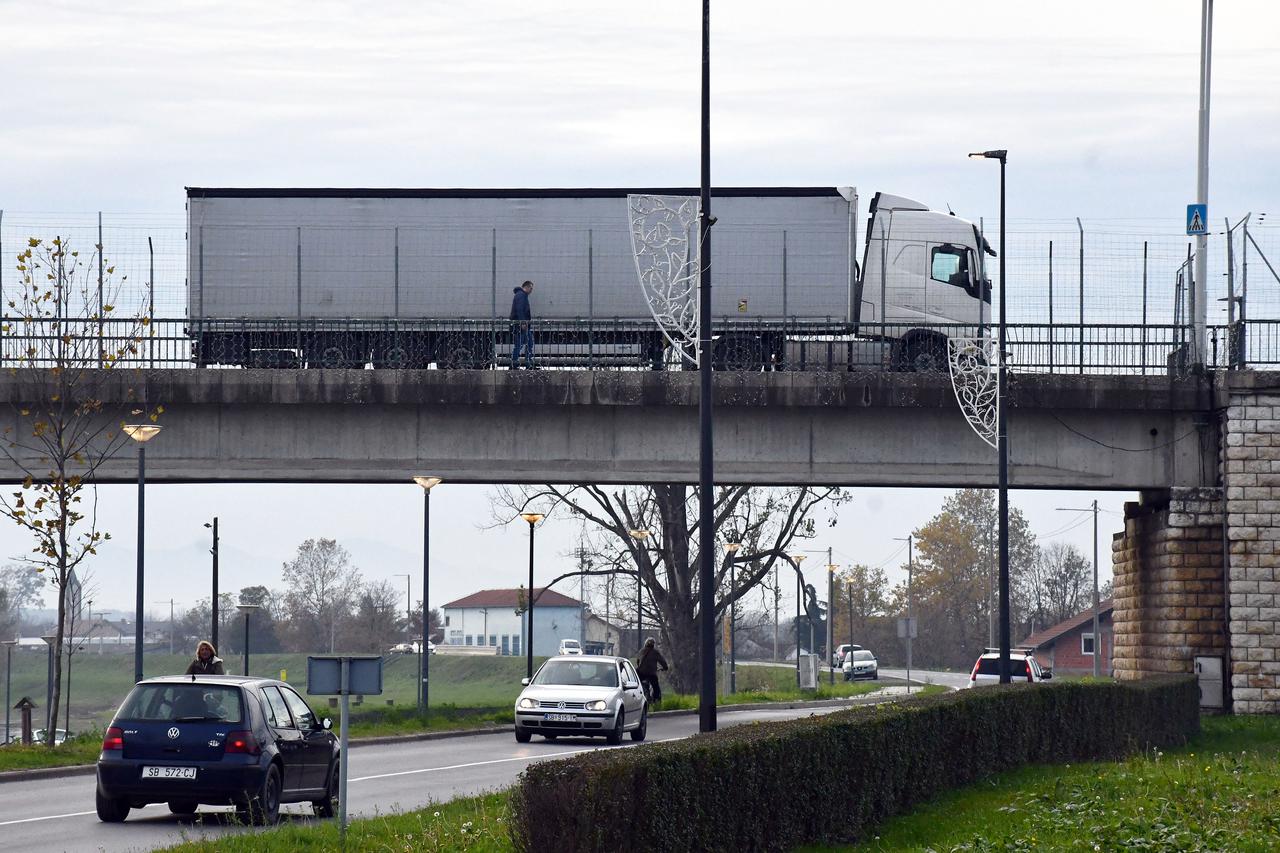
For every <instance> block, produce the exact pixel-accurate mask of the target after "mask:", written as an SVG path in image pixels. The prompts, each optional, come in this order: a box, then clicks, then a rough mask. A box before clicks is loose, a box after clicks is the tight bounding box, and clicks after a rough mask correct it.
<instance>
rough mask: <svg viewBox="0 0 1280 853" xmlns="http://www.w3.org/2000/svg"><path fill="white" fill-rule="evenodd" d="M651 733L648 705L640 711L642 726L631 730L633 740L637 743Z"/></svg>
mask: <svg viewBox="0 0 1280 853" xmlns="http://www.w3.org/2000/svg"><path fill="white" fill-rule="evenodd" d="M648 733H649V706H648V705H646V706H645V707H644V708H642V709H640V725H638V726H636V727H635V728H634V729H632V730H631V739H632V740H633V741H635V742H636V743H639V742H640V741H642V740H644V736H645V735H646V734H648Z"/></svg>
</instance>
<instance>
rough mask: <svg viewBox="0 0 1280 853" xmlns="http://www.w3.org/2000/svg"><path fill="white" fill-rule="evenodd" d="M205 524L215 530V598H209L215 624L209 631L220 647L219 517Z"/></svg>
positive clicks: (211, 637) (213, 550) (214, 646)
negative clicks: (211, 522)
mask: <svg viewBox="0 0 1280 853" xmlns="http://www.w3.org/2000/svg"><path fill="white" fill-rule="evenodd" d="M204 526H205V527H206V528H208V529H210V530H212V531H213V547H212V548H210V549H209V553H210V554H212V555H213V598H211V599H209V600H210V602H211V604H210V608H211V609H212V611H213V616H212V620H211V621H212V622H213V626H212V628H211V629H210V631H209V642H211V643H213V648H214V649H215V650H216V649H217V648H218V517H217V516H216V515H215V516H214V517H213V524H210V523H209V522H207V521H206V522H205V523H204Z"/></svg>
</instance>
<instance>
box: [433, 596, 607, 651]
mask: <svg viewBox="0 0 1280 853" xmlns="http://www.w3.org/2000/svg"><path fill="white" fill-rule="evenodd" d="M533 593H534V599H533V653H534V655H537V656H542V655H554V654H556V653H557V652H558V651H559V649H560V641H561V640H577V641H578V642H583V641H584V640H585V637H584V636H583V626H584V618H585V613H584V608H583V605H582V602H581V601H579V600H578V599H576V598H570V597H569V596H567V595H564V594H562V593H559V592H556V591H555V590H553V589H547V588H545V587H535V588H534V590H533ZM527 601H528V591H527V590H526V589H525V588H524V587H518V588H516V589H482V590H480V591H479V592H473V593H472V594H471V595H467V596H463V597H462V598H459V599H457V600H456V601H450V602H449V603H448V604H446V605H444V607H442V608H441V611H442V612H441V615H442V616H443V617H444V642H445V644H446V645H450V646H483V647H491V648H493V649H495V651H496V653H497V654H502V655H523V654H525V649H526V642H527V641H526V637H525V635H526V633H527V631H528V629H527V623H526V621H525V618H524V613H525V608H526V607H527V606H528V605H527Z"/></svg>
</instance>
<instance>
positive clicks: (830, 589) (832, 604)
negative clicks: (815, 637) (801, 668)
mask: <svg viewBox="0 0 1280 853" xmlns="http://www.w3.org/2000/svg"><path fill="white" fill-rule="evenodd" d="M837 568H839V566H837V565H836V564H835V563H827V658H828V659H829V660H830V661H831V666H830V667H829V668H828V671H827V674H828V675H830V676H831V677H830V678H829V679H827V683H828V684H830V685H831V686H832V687H834V686H835V683H836V664H835V645H834V641H835V638H836V637H835V631H836V627H835V621H836V569H837ZM849 621H850V622H851V623H852V622H853V616H852V614H851V615H850V616H849Z"/></svg>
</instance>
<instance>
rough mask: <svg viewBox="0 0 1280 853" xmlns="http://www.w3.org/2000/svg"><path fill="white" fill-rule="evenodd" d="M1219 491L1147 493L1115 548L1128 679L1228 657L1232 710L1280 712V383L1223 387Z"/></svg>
mask: <svg viewBox="0 0 1280 853" xmlns="http://www.w3.org/2000/svg"><path fill="white" fill-rule="evenodd" d="M1214 408H1215V412H1214V414H1215V415H1216V417H1217V418H1218V423H1219V425H1220V430H1219V435H1220V437H1221V447H1220V452H1219V472H1218V476H1219V482H1220V484H1221V485H1220V486H1219V487H1216V488H1173V489H1165V490H1153V491H1144V492H1142V498H1141V500H1140V501H1139V502H1137V503H1131V504H1128V505H1126V507H1125V528H1124V531H1123V532H1122V533H1117V534H1116V535H1115V537H1114V540H1113V542H1112V563H1113V569H1114V572H1115V611H1114V614H1113V619H1114V622H1115V637H1116V639H1115V660H1114V667H1115V673H1116V676H1117V677H1119V678H1137V677H1140V676H1142V675H1147V674H1155V673H1162V672H1187V673H1189V672H1192V669H1193V659H1194V657H1195V656H1197V655H1219V656H1224V657H1225V658H1226V670H1225V672H1224V673H1223V676H1224V680H1225V681H1226V684H1227V685H1228V689H1227V696H1226V703H1227V707H1228V708H1230V709H1231V710H1233V711H1234V712H1235V713H1242V714H1275V713H1280V376H1278V375H1276V374H1274V373H1253V372H1240V373H1231V374H1228V375H1226V376H1225V377H1224V378H1222V379H1220V380H1219V381H1218V387H1217V388H1216V389H1215V394H1214Z"/></svg>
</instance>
